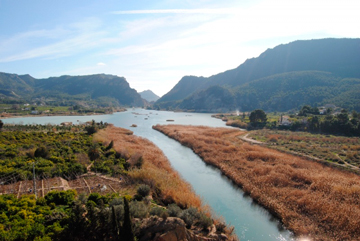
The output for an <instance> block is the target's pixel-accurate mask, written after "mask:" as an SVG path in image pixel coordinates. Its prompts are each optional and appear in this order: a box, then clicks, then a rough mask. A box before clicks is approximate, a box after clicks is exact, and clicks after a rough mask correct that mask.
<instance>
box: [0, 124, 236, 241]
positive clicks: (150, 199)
mask: <svg viewBox="0 0 360 241" xmlns="http://www.w3.org/2000/svg"><path fill="white" fill-rule="evenodd" d="M91 126H92V127H93V128H94V129H95V131H96V133H95V134H90V133H89V131H88V128H86V127H91ZM104 127H107V128H104ZM91 133H92V132H91ZM108 134H111V135H112V136H111V137H114V138H113V139H112V140H113V141H109V139H107V138H105V136H104V135H108ZM102 138H103V140H106V142H102V141H100V140H99V139H102ZM0 143H1V144H0V182H1V189H2V190H1V195H0V240H68V239H69V237H71V240H79V241H80V240H135V239H141V238H142V237H143V235H144V233H143V231H142V229H143V228H144V227H143V225H142V224H143V223H144V222H145V223H146V222H147V220H148V219H150V220H159V223H160V222H162V221H165V220H167V218H168V217H170V216H171V217H176V218H178V219H176V220H175V219H171V220H170V221H169V222H173V223H174V225H180V226H179V227H183V228H184V232H190V231H188V230H186V229H185V224H181V223H182V221H181V220H179V219H182V220H183V221H184V222H185V223H186V225H187V227H188V228H190V229H192V230H197V233H196V234H197V235H200V234H199V232H198V231H199V230H204V231H202V234H201V235H204V236H206V235H207V234H208V233H209V230H210V229H209V227H210V226H211V225H212V224H213V220H212V219H211V218H210V215H209V214H208V212H206V213H205V212H204V211H201V210H204V209H205V208H204V207H202V206H201V201H200V199H199V198H198V197H197V196H196V195H195V194H194V193H193V192H192V191H191V189H190V187H189V185H188V184H187V183H185V182H183V181H182V180H181V179H180V177H179V176H178V175H177V173H176V172H174V171H173V170H172V169H171V167H170V164H169V163H168V162H165V161H166V160H167V159H166V158H165V157H164V156H161V154H162V153H161V151H159V150H156V147H155V146H154V145H153V144H152V143H150V142H148V141H147V140H145V139H143V138H138V137H136V136H132V132H131V131H129V130H126V129H121V128H115V127H113V126H111V125H109V126H108V125H107V124H106V123H105V124H104V123H95V122H94V121H93V122H92V123H90V124H89V125H83V126H52V125H45V126H43V125H26V126H25V125H19V126H14V125H4V131H1V132H0ZM105 143H106V144H105ZM119 143H121V145H119ZM130 145H131V147H130ZM144 145H149V146H148V147H147V148H146V151H143V152H137V151H135V150H143V149H144ZM119 146H120V147H121V148H130V149H126V150H125V149H122V150H121V151H119V152H118V151H116V150H115V149H114V148H116V147H119ZM132 148H134V149H132ZM117 150H119V149H117ZM133 151H135V152H133ZM129 152H131V153H129ZM149 154H150V155H151V158H149ZM145 158H146V160H147V162H145V163H144V160H145ZM153 161H154V162H155V163H156V164H157V165H159V167H155V166H154V165H153V164H152V162H153ZM34 162H35V163H36V165H35V167H36V168H35V173H36V178H37V179H42V180H41V182H40V183H39V184H37V185H40V187H39V186H38V187H39V189H38V192H37V197H38V198H37V199H36V197H35V195H33V194H32V193H33V192H32V190H31V189H32V185H31V184H30V183H31V182H29V181H21V182H17V181H20V180H28V179H32V167H33V163H34ZM90 164H91V165H90ZM88 169H90V170H92V171H96V172H101V173H102V174H110V175H112V176H116V177H119V176H120V178H114V177H110V176H109V175H108V176H105V175H99V174H98V175H95V174H94V173H89V174H88V175H86V176H85V175H83V176H81V177H80V174H83V173H86V172H87V171H88ZM118 174H121V175H118ZM143 175H146V176H143ZM157 175H158V176H157ZM58 176H60V177H63V178H65V179H67V180H64V179H61V178H54V179H52V178H50V177H58ZM170 177H171V178H170ZM161 178H163V179H164V180H166V183H167V184H168V185H169V184H170V185H171V188H170V187H164V185H163V184H162V179H161ZM70 179H71V180H70ZM100 180H101V181H100ZM38 182H39V180H38ZM44 183H45V184H46V186H44ZM100 183H102V184H100ZM7 184H10V185H7ZM29 184H30V185H29ZM104 184H106V185H104ZM34 185H35V184H34ZM29 187H30V188H29ZM69 188H74V189H69ZM53 189H55V190H53ZM57 189H58V190H57ZM59 189H60V190H59ZM75 189H76V190H75ZM115 189H117V190H115ZM179 190H180V191H181V193H180V192H179ZM77 191H78V192H79V193H80V194H78V193H77ZM97 191H99V192H101V194H100V193H97ZM14 193H17V195H14ZM86 193H87V194H86ZM105 193H107V194H105ZM119 193H121V195H120V194H119ZM181 198H182V199H185V200H184V201H183V200H181ZM168 204H169V206H168V207H167V205H168ZM194 207H196V208H194ZM151 216H153V217H151ZM150 217H151V218H150ZM179 222H180V223H179ZM181 225H183V226H181ZM145 228H146V227H145ZM166 231H168V230H166ZM147 232H148V231H147ZM157 232H158V231H154V234H151V235H155V233H157ZM219 232H220V233H219ZM219 232H217V235H219V236H220V234H221V232H222V233H224V232H226V233H228V234H229V233H231V230H221V231H219ZM146 235H149V234H148V233H147V234H146Z"/></svg>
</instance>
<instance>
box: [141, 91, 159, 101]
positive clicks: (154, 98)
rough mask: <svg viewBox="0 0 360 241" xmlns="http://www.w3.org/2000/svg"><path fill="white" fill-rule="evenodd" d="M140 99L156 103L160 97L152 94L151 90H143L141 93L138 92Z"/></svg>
mask: <svg viewBox="0 0 360 241" xmlns="http://www.w3.org/2000/svg"><path fill="white" fill-rule="evenodd" d="M139 94H140V96H141V98H143V99H145V100H147V101H149V102H151V101H157V100H158V99H159V98H160V97H159V96H157V95H156V94H155V93H154V92H152V91H151V90H144V91H142V92H139Z"/></svg>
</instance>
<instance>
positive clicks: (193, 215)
mask: <svg viewBox="0 0 360 241" xmlns="http://www.w3.org/2000/svg"><path fill="white" fill-rule="evenodd" d="M180 218H181V219H182V220H184V222H185V223H186V226H187V227H188V228H190V227H191V225H193V224H194V222H195V220H196V219H198V218H199V213H198V211H197V209H196V208H193V207H191V208H189V209H186V210H184V211H182V212H181V213H180Z"/></svg>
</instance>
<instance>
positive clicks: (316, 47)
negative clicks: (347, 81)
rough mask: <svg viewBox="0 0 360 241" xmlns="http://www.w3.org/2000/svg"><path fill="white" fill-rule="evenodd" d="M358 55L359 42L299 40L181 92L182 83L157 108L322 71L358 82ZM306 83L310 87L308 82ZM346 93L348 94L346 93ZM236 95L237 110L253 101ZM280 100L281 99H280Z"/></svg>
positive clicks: (161, 100)
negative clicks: (218, 89)
mask: <svg viewBox="0 0 360 241" xmlns="http://www.w3.org/2000/svg"><path fill="white" fill-rule="evenodd" d="M359 52H360V39H319V40H302V41H295V42H291V43H289V44H284V45H279V46H277V47H275V48H273V49H268V50H266V51H265V52H264V53H262V54H261V55H260V56H259V57H257V58H252V59H248V60H246V61H245V62H244V63H243V64H241V65H240V66H239V67H237V68H236V69H232V70H228V71H225V72H223V73H219V74H217V75H213V76H211V77H209V78H203V79H202V81H201V83H199V84H197V85H194V86H193V88H182V86H187V85H186V84H182V83H181V82H184V80H183V79H182V80H180V82H179V83H178V84H177V85H176V86H175V87H174V88H173V89H172V90H171V91H170V92H169V93H167V94H166V95H164V96H166V99H159V100H158V101H157V102H156V104H157V107H159V108H176V107H178V105H179V103H175V105H173V106H171V105H169V104H168V103H165V102H166V101H168V100H172V101H174V100H176V101H178V102H180V101H181V100H183V99H184V98H186V97H189V96H191V95H192V94H193V95H197V94H198V92H199V91H201V90H203V89H206V88H208V87H210V86H213V85H220V86H223V87H226V88H231V89H232V88H234V87H235V88H236V87H237V88H238V89H241V88H243V86H244V85H245V84H247V83H250V82H252V81H254V80H257V79H261V78H265V77H269V76H274V77H276V76H278V74H282V73H289V72H298V71H321V72H329V73H331V74H332V75H333V77H340V78H341V79H342V78H359V79H360V70H359V68H358V67H357V66H360V55H359V54H358V53H359ZM193 78H195V77H193ZM314 78H316V76H314ZM273 79H274V78H273ZM309 83H311V81H310V82H309ZM272 84H275V87H278V86H279V85H278V84H277V83H276V79H274V81H273V83H272ZM273 86H274V85H273ZM175 90H176V91H175ZM289 91H290V90H289ZM330 91H331V90H330ZM345 91H348V89H346V90H345ZM271 94H272V92H271V91H269V92H268V93H267V96H268V95H271ZM237 95H238V97H237V99H238V100H240V101H241V104H242V105H240V106H239V103H237V105H238V108H248V107H247V106H246V105H245V104H244V100H245V102H246V101H247V102H252V101H253V100H252V99H251V97H248V96H247V93H245V94H244V93H243V92H239V93H238V94H237ZM271 96H273V95H271ZM279 97H280V98H281V97H282V96H279ZM194 98H196V97H194ZM263 101H264V99H260V102H261V103H260V104H261V105H263V103H262V102H263ZM237 102H239V101H237ZM312 104H313V103H312ZM264 105H265V107H267V106H268V104H264ZM301 105H303V103H301ZM253 106H255V108H260V107H261V106H259V104H253ZM289 106H290V105H289ZM294 107H298V106H290V108H294ZM182 108H183V109H188V110H190V109H192V108H191V107H189V108H188V107H187V106H185V105H182ZM344 108H347V106H344ZM280 109H281V108H280ZM280 109H279V110H280Z"/></svg>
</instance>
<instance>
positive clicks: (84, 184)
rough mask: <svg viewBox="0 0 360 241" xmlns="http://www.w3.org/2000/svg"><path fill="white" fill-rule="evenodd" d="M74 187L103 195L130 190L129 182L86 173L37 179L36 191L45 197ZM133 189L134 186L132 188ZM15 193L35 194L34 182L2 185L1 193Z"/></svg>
mask: <svg viewBox="0 0 360 241" xmlns="http://www.w3.org/2000/svg"><path fill="white" fill-rule="evenodd" d="M69 189H74V190H76V191H77V193H79V194H80V193H85V194H86V195H88V194H90V193H94V192H97V193H100V194H102V195H105V194H108V193H124V191H126V194H132V195H133V194H135V191H132V192H133V193H130V192H127V191H128V190H129V188H128V185H127V182H126V181H125V180H124V179H123V180H118V179H115V178H109V177H106V176H102V175H95V174H86V175H83V176H82V177H79V178H78V179H74V180H70V181H67V180H65V179H63V178H61V177H55V178H49V179H42V180H37V181H36V191H37V193H36V194H37V196H38V197H44V196H45V195H46V194H47V193H48V192H50V191H53V190H58V191H66V190H69ZM132 189H133V188H132ZM2 194H15V195H17V197H18V198H19V197H20V196H22V195H28V194H34V182H33V181H32V180H27V181H20V182H16V183H13V184H9V185H0V195H2Z"/></svg>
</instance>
